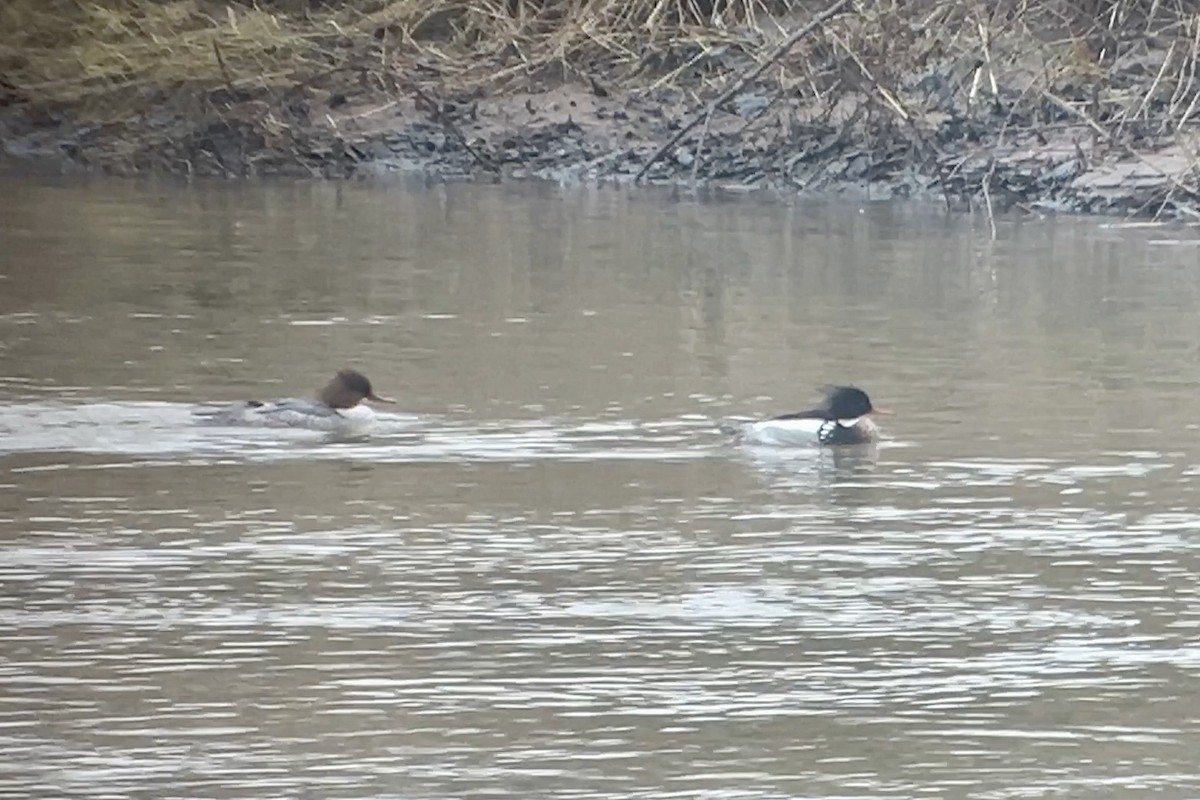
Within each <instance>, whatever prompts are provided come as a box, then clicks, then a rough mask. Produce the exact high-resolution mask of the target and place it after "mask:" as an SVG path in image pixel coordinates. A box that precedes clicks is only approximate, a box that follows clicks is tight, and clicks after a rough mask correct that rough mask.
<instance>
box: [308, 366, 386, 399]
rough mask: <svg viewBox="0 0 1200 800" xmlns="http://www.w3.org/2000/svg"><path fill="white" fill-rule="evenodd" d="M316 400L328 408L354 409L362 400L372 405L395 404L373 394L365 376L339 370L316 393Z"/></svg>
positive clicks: (369, 382)
mask: <svg viewBox="0 0 1200 800" xmlns="http://www.w3.org/2000/svg"><path fill="white" fill-rule="evenodd" d="M317 399H318V400H320V401H321V402H322V403H324V404H325V405H327V406H329V407H330V408H354V407H355V406H356V405H358V404H359V403H361V402H362V401H363V400H370V401H372V402H374V403H394V402H396V401H395V400H391V399H389V398H387V397H380V396H379V395H377V394H375V390H374V389H372V388H371V381H370V380H368V379H367V376H366V375H363V374H362V373H361V372H358V371H357V370H353V369H343V370H340V371H339V372H338V374H337V375H334V376H333V380H331V381H330V382H329V383H327V384H325V386H324V388H322V389H321V391H319V392H317Z"/></svg>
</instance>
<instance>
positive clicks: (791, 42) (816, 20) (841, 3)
mask: <svg viewBox="0 0 1200 800" xmlns="http://www.w3.org/2000/svg"><path fill="white" fill-rule="evenodd" d="M848 5H850V0H836V1H835V2H834V3H833V4H832V5H830V6H829V7H828V8H826V9H825V10H824V11H822V12H821V13H820V14H817V15H816V16H815V17H813V18H812V19H811V20H810V21H809V23H808V24H807V25H805V26H804V27H802V28H800V29H799V30H798V31H796V32H795V33H793V34H792V35H791V36H789V37H787V38H786V39H784V40H783V42H782V43H780V45H779V46H778V47H776V48H775V51H774V52H773V53H771V55H770V56H769V57H768V58H767V59H766V60H765V61H763V62H762V63H761V64H758V65H756V66H754V67H752V68H750V69H749V70H748V71H747V72H744V73H742V75H741V77H739V78H738V79H737V80H736V81H734V82H733V85H732V86H730V87H729V88H728V89H726V90H725V91H724V92H723V93H722V94H721V96H720V97H718V98H717V99H716V100H713V101H712V102H711V103H709V104H708V107H707V108H706V109H705V110H703V111H701V112H700V113H699V114H696V115H695V116H693V117H692V119H691V120H690V121H689V122H688V123H687V124H686V125H684V126H683V127H682V128H680V129H679V130H678V131H676V132H675V135H674V136H672V137H671V138H670V139H669V140H667V142H666V143H664V144H663V146H662V147H660V148H658V150H656V151H655V152H654V155H652V156H650V158H649V159H648V160H647V161H646V163H645V164H643V165H642V168H641V170H639V171H638V174H637V176H636V177H634V180H635V181H640V180H641V179H642V178H644V177H646V173H647V172H649V171H650V168H651V167H652V166H654V165H655V164H656V163H658V161H659V159H661V158H662V157H663V156H664V155H665V154H666V153H667V152H668V151H670V149H671V148H672V147H674V146H675V145H676V144H677V143H678V142H679V140H681V139H682V138H683V137H684V136H687V135H688V133H690V132H691V130H692V129H693V128H695V127H696V126H697V125H699V124H700V121H701V120H702V119H704V118H705V117H708V116H711V115H712V114H713V113H714V112H715V111H716V110H717V109H718V108H720V107H721V105H722V104H723V103H725V102H726V101H728V100H729V99H730V98H732V97H733V96H734V95H735V94H737V93H738V92H740V91H741V90H742V87H744V86H745V85H746V84H748V83H749V82H750V81H752V80H754V79H755V78H757V77H758V76H759V75H762V74H763V73H764V72H766V71H767V69H768V68H769V67H770V66H771V65H772V64H774V63H775V62H776V61H778V60H779V59H781V58H783V57H784V56H785V55H787V53H788V51H789V50H791V49H792V48H793V47H795V45H796V43H797V42H799V41H800V40H801V39H803V38H804V37H805V36H807V35H808V34H810V33H812V32H813V31H815V30H816V29H817V28H819V27H821V25H822V24H824V22H825V20H827V19H829V18H831V17H833V16H834V15H836V14H838V13H840V12H841V11H842V9H843V8H845V7H846V6H848Z"/></svg>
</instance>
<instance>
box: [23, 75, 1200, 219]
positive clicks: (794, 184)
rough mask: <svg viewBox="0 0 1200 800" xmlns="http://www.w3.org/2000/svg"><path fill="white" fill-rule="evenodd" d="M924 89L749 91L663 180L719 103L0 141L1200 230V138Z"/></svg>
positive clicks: (93, 154) (181, 169)
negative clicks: (1107, 219)
mask: <svg viewBox="0 0 1200 800" xmlns="http://www.w3.org/2000/svg"><path fill="white" fill-rule="evenodd" d="M1147 80H1148V79H1147ZM907 83H908V85H907V86H906V87H904V88H905V89H906V93H905V95H904V96H905V106H904V108H903V110H904V112H905V113H904V114H901V113H898V112H897V110H896V109H895V108H894V107H891V106H889V105H888V104H886V103H883V102H881V101H880V100H879V99H878V98H877V97H875V96H873V94H872V93H871V92H870V91H861V92H851V93H843V94H841V95H840V96H839V99H838V101H837V102H836V103H834V104H831V105H824V106H818V104H816V103H814V102H812V101H811V100H805V99H803V98H801V97H799V96H787V95H786V93H782V92H780V91H779V89H778V88H777V87H773V86H770V85H767V84H763V85H757V86H755V85H752V86H749V87H747V89H746V90H745V91H743V92H742V93H740V94H738V95H736V96H735V97H733V98H732V99H731V100H730V101H729V102H728V103H726V104H725V105H724V106H722V107H721V108H720V109H718V110H717V111H716V112H715V113H714V114H713V115H712V116H711V118H708V120H707V122H706V123H704V124H700V125H697V126H696V128H695V129H694V130H692V131H690V132H689V134H688V135H687V136H685V137H683V138H682V139H681V140H680V141H679V142H678V144H677V145H675V146H673V147H671V148H670V149H669V150H668V151H667V152H665V153H664V154H663V156H662V157H661V158H659V159H658V160H657V161H654V162H653V163H652V164H650V165H649V167H647V163H648V161H650V160H651V158H652V157H653V155H654V154H655V153H656V152H657V151H659V150H660V148H661V147H662V146H663V145H664V143H666V142H668V141H669V140H670V139H671V137H672V136H673V135H674V134H675V133H676V132H677V131H679V130H680V129H681V127H682V126H684V125H685V124H686V123H688V122H689V121H691V120H692V119H693V118H694V117H695V116H696V115H703V114H704V113H705V110H706V108H707V104H708V103H710V102H711V99H712V96H713V95H714V94H715V93H708V94H706V93H704V92H691V91H689V92H686V93H685V92H684V91H681V90H679V89H674V88H658V89H649V90H618V89H616V88H614V87H606V86H605V85H604V84H603V82H602V81H600V80H597V79H595V78H590V77H589V78H588V79H587V80H583V79H579V78H578V77H576V78H575V79H573V80H561V81H559V82H557V84H553V85H542V86H538V87H535V88H530V89H528V90H524V91H512V90H510V91H507V92H504V93H499V94H489V93H487V92H485V91H482V90H475V91H472V92H458V93H445V94H440V95H437V94H434V92H433V91H432V90H429V89H419V88H411V87H410V89H409V90H408V91H401V90H400V89H398V88H397V87H395V86H392V87H386V88H385V87H374V88H370V87H367V86H364V85H363V84H364V82H363V81H354V80H350V79H348V80H347V81H346V82H345V84H344V85H338V84H327V85H325V86H321V87H313V86H304V87H297V88H295V89H293V90H291V91H289V92H286V93H283V94H279V93H277V92H274V93H273V92H267V91H265V90H263V91H259V92H257V93H255V92H252V91H232V90H230V89H229V88H225V87H220V88H216V89H212V90H210V91H208V92H207V93H204V94H202V95H194V94H178V95H173V94H169V93H162V94H159V95H148V96H147V97H146V98H145V103H144V106H145V112H144V113H142V114H140V115H137V116H136V117H135V118H132V119H129V118H126V119H123V120H121V121H119V122H110V123H102V122H96V121H94V119H89V118H88V116H87V115H85V114H83V113H82V112H81V111H80V110H78V109H71V108H53V109H48V108H44V107H40V106H38V105H37V104H36V103H29V102H24V103H22V102H19V100H18V101H14V100H13V99H12V98H7V101H6V103H5V104H4V105H3V106H2V107H0V143H2V152H3V159H2V160H3V161H4V162H7V164H8V166H10V167H13V166H20V165H34V164H36V165H40V166H42V167H47V166H49V167H50V168H52V169H85V170H100V171H105V172H112V173H119V174H131V173H143V172H158V173H173V174H182V175H205V176H212V175H216V176H225V177H238V178H240V177H247V176H255V175H288V176H313V177H326V178H352V177H356V176H365V175H379V174H381V173H388V172H395V171H405V172H411V171H420V172H424V173H426V174H428V175H431V176H434V177H436V178H439V179H447V180H454V179H477V178H481V177H486V178H492V179H496V180H505V179H526V178H533V179H546V180H554V181H582V182H633V181H634V180H635V178H637V176H639V174H641V173H643V172H644V176H643V177H644V179H645V180H646V181H647V182H651V183H671V182H683V183H689V184H695V185H700V186H709V187H732V188H737V189H757V188H766V187H773V188H775V189H777V190H780V191H784V192H789V193H796V194H801V195H817V194H822V193H830V192H854V193H856V194H860V195H864V196H867V197H870V198H876V199H889V198H909V197H911V198H923V199H929V198H937V199H939V200H940V201H944V202H945V203H946V204H947V206H948V207H951V208H956V209H969V208H977V209H987V210H990V211H991V212H992V213H1003V212H1005V211H1008V210H1012V209H1024V210H1036V211H1042V212H1071V213H1098V214H1116V215H1123V216H1156V217H1176V218H1184V219H1191V220H1195V219H1198V218H1200V189H1198V187H1200V178H1198V175H1197V161H1196V158H1195V157H1194V156H1193V154H1194V153H1197V152H1200V127H1195V126H1193V127H1191V128H1190V129H1188V131H1190V132H1181V131H1178V130H1177V131H1175V132H1174V133H1173V134H1172V135H1168V134H1165V133H1161V132H1156V121H1155V120H1154V119H1153V117H1152V116H1148V117H1147V119H1146V121H1145V123H1144V124H1139V125H1137V126H1130V127H1128V128H1127V129H1123V130H1122V135H1121V137H1120V138H1119V139H1118V138H1117V137H1114V136H1112V135H1111V134H1110V133H1108V132H1107V131H1106V130H1105V129H1104V128H1102V127H1098V126H1097V125H1095V124H1094V123H1095V119H1094V118H1093V119H1091V120H1090V121H1089V120H1088V119H1085V117H1086V115H1084V114H1081V113H1079V112H1078V111H1077V110H1076V108H1077V107H1078V108H1082V107H1084V106H1085V104H1086V103H1087V101H1088V97H1087V96H1086V94H1084V93H1083V92H1082V91H1081V92H1080V93H1079V96H1076V97H1067V98H1055V99H1053V100H1052V99H1047V100H1045V101H1044V102H1042V103H1040V104H1036V105H1032V106H1031V105H1030V103H1029V102H1028V98H1023V99H1022V103H1021V104H1018V102H1017V98H1015V97H1005V96H1004V95H1003V93H1001V94H999V95H996V96H992V97H987V98H985V99H980V98H979V96H969V95H968V93H967V92H966V91H965V89H964V88H963V86H961V85H953V84H952V82H950V81H949V80H948V79H946V78H944V76H938V75H933V76H930V75H924V76H921V75H913V76H910V77H909V80H908V81H907ZM906 117H907V118H906ZM1163 127H1165V126H1161V125H1159V126H1157V129H1161V128H1163Z"/></svg>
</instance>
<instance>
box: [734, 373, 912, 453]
mask: <svg viewBox="0 0 1200 800" xmlns="http://www.w3.org/2000/svg"><path fill="white" fill-rule="evenodd" d="M890 413H892V412H890V411H885V410H884V409H882V408H875V407H874V406H872V405H871V398H869V397H867V393H866V392H864V391H863V390H862V389H857V388H855V387H853V386H831V387H829V388H828V389H826V390H825V402H824V404H822V405H821V406H819V407H817V408H814V409H811V410H809V411H798V412H796V413H794V414H784V415H782V416H779V417H774V418H773V419H767V420H761V421H759V422H722V423H720V425H719V427H720V429H721V430H722V431H723V432H724V433H727V434H731V435H734V436H737V437H738V438H739V439H740V440H741V441H743V442H746V443H748V444H767V445H778V446H784V447H798V446H820V445H840V444H867V443H868V442H874V441H876V440H877V439H878V438H879V427H878V426H877V425H876V424H875V423H874V422H873V421H872V420H871V418H870V415H871V414H890Z"/></svg>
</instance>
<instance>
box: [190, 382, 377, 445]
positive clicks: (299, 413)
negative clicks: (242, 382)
mask: <svg viewBox="0 0 1200 800" xmlns="http://www.w3.org/2000/svg"><path fill="white" fill-rule="evenodd" d="M363 400H370V401H372V402H375V403H394V402H396V401H395V400H391V399H388V398H386V397H380V396H379V395H377V394H375V391H374V390H373V389H372V388H371V381H369V380H368V379H367V376H366V375H363V374H362V373H361V372H358V371H356V370H352V369H343V370H341V371H339V372H338V374H337V375H334V376H333V379H332V380H330V381H329V383H327V384H325V386H324V387H323V388H322V389H321V390H320V391H319V392H317V395H316V398H315V399H311V398H307V397H287V398H283V399H280V400H268V401H262V400H247V401H246V402H244V403H237V404H235V405H232V406H227V407H225V408H221V409H215V410H209V411H201V412H197V413H198V414H199V415H200V416H203V417H205V418H206V420H207V421H208V422H211V423H212V424H214V425H254V426H258V427H271V428H310V429H313V430H319V431H348V430H353V429H358V428H363V427H366V426H368V425H370V424H371V423H372V422H374V421H375V412H374V411H372V410H371V409H370V408H368V407H367V406H364V405H361V403H362V401H363Z"/></svg>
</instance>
